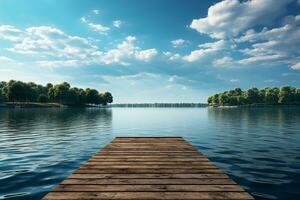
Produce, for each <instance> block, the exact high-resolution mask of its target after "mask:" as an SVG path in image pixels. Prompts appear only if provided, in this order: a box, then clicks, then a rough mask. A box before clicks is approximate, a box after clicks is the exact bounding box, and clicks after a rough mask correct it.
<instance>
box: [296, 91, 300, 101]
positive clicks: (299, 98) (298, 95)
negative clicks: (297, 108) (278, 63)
mask: <svg viewBox="0 0 300 200" xmlns="http://www.w3.org/2000/svg"><path fill="white" fill-rule="evenodd" d="M295 100H296V103H297V104H300V88H298V89H297V90H296V93H295Z"/></svg>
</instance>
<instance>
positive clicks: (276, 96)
mask: <svg viewBox="0 0 300 200" xmlns="http://www.w3.org/2000/svg"><path fill="white" fill-rule="evenodd" d="M207 103H208V104H209V105H210V106H213V107H225V108H226V107H227V108H234V107H270V106H299V105H300V88H295V87H292V86H284V87H281V88H277V87H274V88H270V87H267V88H264V89H257V88H250V89H248V90H245V91H243V90H241V88H235V89H233V90H228V91H224V92H222V93H217V94H215V95H213V96H210V97H209V98H208V99H207Z"/></svg>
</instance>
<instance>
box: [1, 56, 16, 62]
mask: <svg viewBox="0 0 300 200" xmlns="http://www.w3.org/2000/svg"><path fill="white" fill-rule="evenodd" d="M12 61H13V59H11V58H8V57H6V56H0V62H12Z"/></svg>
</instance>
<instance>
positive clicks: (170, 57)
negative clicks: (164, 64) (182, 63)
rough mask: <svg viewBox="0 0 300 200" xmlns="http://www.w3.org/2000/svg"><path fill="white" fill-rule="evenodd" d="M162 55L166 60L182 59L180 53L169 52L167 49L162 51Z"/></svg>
mask: <svg viewBox="0 0 300 200" xmlns="http://www.w3.org/2000/svg"><path fill="white" fill-rule="evenodd" d="M163 55H164V56H165V57H167V59H168V60H171V61H175V60H181V59H182V57H181V55H180V54H178V53H172V52H169V51H167V52H163Z"/></svg>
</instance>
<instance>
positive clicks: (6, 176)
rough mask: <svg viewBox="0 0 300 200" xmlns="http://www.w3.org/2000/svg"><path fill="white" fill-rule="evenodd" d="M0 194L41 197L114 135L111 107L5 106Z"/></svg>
mask: <svg viewBox="0 0 300 200" xmlns="http://www.w3.org/2000/svg"><path fill="white" fill-rule="evenodd" d="M0 111H1V112H0V119H1V121H0V135H1V137H0V144H1V147H0V155H1V156H0V185H1V190H0V195H2V198H10V199H12V198H13V199H40V198H41V196H42V195H43V194H44V192H45V191H47V190H49V188H51V187H53V185H54V184H57V182H58V181H60V180H61V179H63V177H64V176H66V175H67V174H69V173H70V172H71V170H73V169H75V168H76V167H78V166H79V165H80V163H81V162H83V161H84V160H86V159H87V157H89V156H90V155H91V154H93V153H95V152H96V151H97V150H98V149H99V147H101V146H103V145H105V142H106V141H107V140H109V139H108V138H107V139H106V137H109V133H110V132H111V123H112V111H111V110H110V109H2V110H0Z"/></svg>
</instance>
